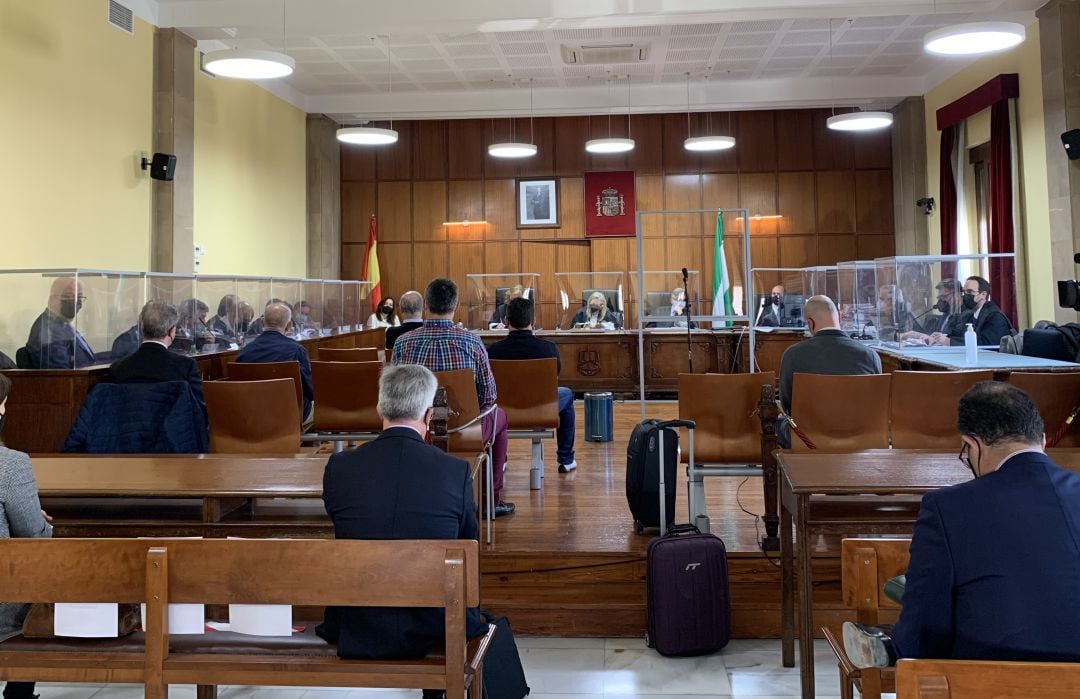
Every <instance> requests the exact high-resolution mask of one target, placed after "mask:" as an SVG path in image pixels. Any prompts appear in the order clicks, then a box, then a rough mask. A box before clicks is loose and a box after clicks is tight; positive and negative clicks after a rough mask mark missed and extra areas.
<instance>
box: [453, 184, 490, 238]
mask: <svg viewBox="0 0 1080 699" xmlns="http://www.w3.org/2000/svg"><path fill="white" fill-rule="evenodd" d="M446 220H447V221H456V222H460V221H483V220H484V181H483V180H450V182H449V183H448V186H447V211H446ZM486 230H487V226H486V225H477V226H450V227H449V230H448V231H447V236H448V237H449V239H450V240H483V239H484V232H485V231H486Z"/></svg>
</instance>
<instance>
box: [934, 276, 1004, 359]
mask: <svg viewBox="0 0 1080 699" xmlns="http://www.w3.org/2000/svg"><path fill="white" fill-rule="evenodd" d="M961 301H962V305H963V309H964V315H963V317H962V318H961V319H960V322H958V323H954V324H953V326H952V327H951V328H950V329H949V332H948V333H942V332H936V333H934V334H933V335H931V336H930V344H932V345H945V346H948V345H952V346H954V347H955V346H961V347H962V346H963V345H964V331H965V330H967V324H968V323H971V324H972V326H973V327H974V328H975V335H976V337H977V338H978V343H979V344H980V345H993V346H994V347H997V346H998V344H999V343H1000V342H1001V338H1003V337H1005V336H1006V335H1008V334H1009V333H1010V332H1012V323H1010V322H1009V319H1008V317H1006V315H1005V314H1004V313H1003V312H1002V310H1001V309H1000V308H998V305H997V304H996V303H994V302H993V301H991V300H990V282H988V281H986V280H985V279H983V278H982V277H968V278H967V279H965V280H964V295H963V297H962V300H961Z"/></svg>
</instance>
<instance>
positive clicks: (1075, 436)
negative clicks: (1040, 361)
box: [1009, 371, 1080, 448]
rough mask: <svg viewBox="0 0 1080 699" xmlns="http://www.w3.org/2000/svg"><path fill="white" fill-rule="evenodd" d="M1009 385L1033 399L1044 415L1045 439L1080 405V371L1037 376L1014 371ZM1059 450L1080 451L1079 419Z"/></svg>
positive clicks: (1062, 440)
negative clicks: (1075, 448) (1077, 449)
mask: <svg viewBox="0 0 1080 699" xmlns="http://www.w3.org/2000/svg"><path fill="white" fill-rule="evenodd" d="M1009 383H1011V384H1012V385H1013V386H1016V387H1017V388H1019V389H1020V390H1021V391H1023V392H1025V393H1027V394H1028V395H1029V396H1031V400H1033V401H1035V405H1036V406H1038V408H1039V414H1041V415H1042V419H1043V423H1044V426H1045V427H1046V438H1047V439H1050V438H1051V437H1053V436H1054V434H1055V433H1056V432H1057V431H1058V430H1059V429H1061V426H1062V425H1063V424H1064V423H1065V420H1066V419H1068V417H1069V415H1070V414H1072V411H1073V410H1076V406H1077V404H1078V403H1080V371H1073V372H1065V373H1055V374H1049V373H1038V372H1026V371H1014V372H1013V373H1011V374H1009ZM1057 446H1059V447H1063V448H1064V447H1080V419H1077V420H1074V421H1073V423H1072V425H1071V426H1070V428H1069V429H1068V430H1067V431H1066V432H1065V435H1064V437H1062V439H1061V441H1060V442H1058V443H1057Z"/></svg>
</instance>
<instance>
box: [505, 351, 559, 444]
mask: <svg viewBox="0 0 1080 699" xmlns="http://www.w3.org/2000/svg"><path fill="white" fill-rule="evenodd" d="M491 373H492V374H494V375H495V385H496V386H497V387H498V391H499V407H500V408H502V409H503V411H504V412H505V413H506V420H507V423H508V425H509V427H510V429H512V430H528V429H536V428H543V429H555V428H556V427H558V426H559V372H558V369H557V366H556V362H555V360H554V359H517V360H509V359H492V360H491Z"/></svg>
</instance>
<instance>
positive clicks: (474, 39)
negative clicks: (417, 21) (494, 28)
mask: <svg viewBox="0 0 1080 699" xmlns="http://www.w3.org/2000/svg"><path fill="white" fill-rule="evenodd" d="M435 36H436V37H437V38H438V39H439V41H441V42H442V43H444V44H486V43H487V34H481V33H479V32H474V33H472V34H436V35H435Z"/></svg>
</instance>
